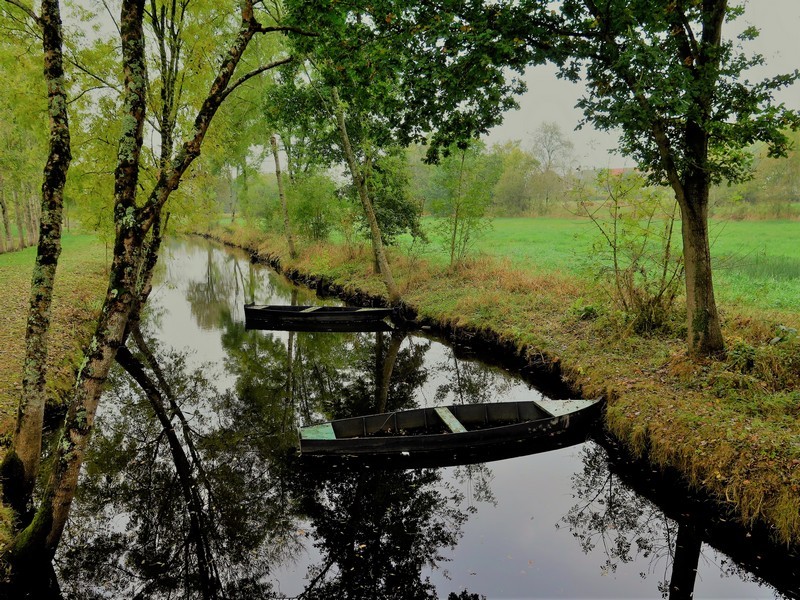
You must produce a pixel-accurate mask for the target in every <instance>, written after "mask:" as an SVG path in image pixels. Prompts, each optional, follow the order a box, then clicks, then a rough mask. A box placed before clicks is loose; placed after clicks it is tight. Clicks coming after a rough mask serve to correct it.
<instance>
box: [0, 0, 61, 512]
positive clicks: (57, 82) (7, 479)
mask: <svg viewBox="0 0 800 600" xmlns="http://www.w3.org/2000/svg"><path fill="white" fill-rule="evenodd" d="M41 10H42V14H41V17H40V18H39V20H38V24H39V26H40V28H41V31H42V46H43V50H44V77H45V81H46V82H47V88H48V112H49V115H50V152H49V155H48V158H47V162H46V164H45V167H44V174H43V181H42V210H41V219H40V235H39V247H38V251H37V254H36V264H35V266H34V269H33V278H32V281H31V290H30V300H29V309H28V322H27V327H26V331H25V362H24V365H23V374H22V394H21V396H20V400H19V406H18V410H17V422H16V428H15V431H14V439H13V443H12V446H11V449H10V450H9V452H8V453H7V455H6V457H5V459H4V460H3V464H2V467H0V470H2V474H3V477H4V486H3V490H4V496H5V497H6V498H7V499H8V500H9V503H10V504H11V506H12V507H13V508H14V510H15V512H17V515H18V516H19V515H22V514H23V513H24V512H27V506H28V505H29V504H30V502H31V495H32V492H33V487H34V484H35V482H36V475H37V473H38V469H39V459H40V455H41V447H42V421H43V417H44V405H45V400H46V396H47V392H46V389H45V381H46V364H47V351H48V348H47V341H48V331H49V328H50V307H51V304H52V298H53V284H54V282H55V277H56V267H57V266H58V259H59V256H60V255H61V221H62V212H63V204H64V184H65V183H66V179H67V171H68V169H69V164H70V161H71V159H72V155H71V152H70V132H69V120H68V117H67V94H66V88H65V83H64V68H63V64H62V38H61V15H60V9H59V3H58V0H43V2H42V7H41ZM30 213H32V211H30V210H29V214H30ZM18 215H19V213H18ZM32 218H33V216H32V214H31V219H29V223H30V221H31V220H32ZM18 226H19V227H20V241H21V239H22V224H21V223H19V225H18ZM16 461H18V462H16ZM15 462H16V464H13V463H15ZM12 472H13V475H12ZM21 524H22V525H26V524H27V523H26V522H25V521H24V520H23V521H22V522H21Z"/></svg>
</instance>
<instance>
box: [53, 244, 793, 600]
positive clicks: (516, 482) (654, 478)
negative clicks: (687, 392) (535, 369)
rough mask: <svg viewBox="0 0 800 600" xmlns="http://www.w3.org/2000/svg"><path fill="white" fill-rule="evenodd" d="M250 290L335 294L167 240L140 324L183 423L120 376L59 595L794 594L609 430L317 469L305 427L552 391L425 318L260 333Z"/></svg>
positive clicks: (67, 546)
mask: <svg viewBox="0 0 800 600" xmlns="http://www.w3.org/2000/svg"><path fill="white" fill-rule="evenodd" d="M250 301H255V302H256V303H263V304H319V303H330V302H333V301H331V300H321V299H319V298H317V297H316V296H314V295H313V294H312V293H311V292H309V291H308V290H304V289H300V288H297V287H294V286H292V285H291V284H289V283H288V282H287V281H286V280H285V279H283V278H282V277H280V276H278V275H276V274H275V273H273V272H271V271H270V270H269V269H267V268H265V267H263V266H259V265H253V264H251V263H250V261H249V260H248V257H247V256H246V255H245V254H243V253H240V252H236V251H232V250H229V249H226V248H223V247H221V246H218V245H216V244H213V243H210V242H206V241H201V240H195V239H189V240H187V239H179V240H171V241H170V242H169V244H167V246H166V248H165V251H164V253H163V263H162V267H161V270H160V272H159V275H158V281H157V283H156V286H155V289H154V292H153V294H152V299H151V303H150V308H149V311H148V314H147V316H146V319H145V330H146V336H145V337H146V338H147V340H148V346H149V348H150V350H152V351H153V353H154V354H155V355H156V356H157V358H158V362H159V364H160V366H161V369H162V371H163V377H164V379H165V381H166V383H167V384H168V387H169V388H170V389H171V390H172V392H173V396H174V402H167V400H165V403H164V410H165V413H166V414H167V416H168V418H169V419H170V420H171V422H172V424H173V427H174V435H173V437H170V436H168V435H165V433H164V430H163V427H162V425H161V424H160V423H159V421H158V419H157V418H156V417H155V416H154V413H153V409H152V404H151V403H148V401H147V400H146V399H145V398H144V397H143V396H142V395H141V394H140V393H139V392H138V391H137V389H135V388H133V387H131V386H130V384H129V383H128V382H127V380H126V379H125V378H124V377H123V376H122V375H121V374H117V375H116V376H115V377H114V381H113V386H112V389H110V390H109V392H108V393H107V394H106V396H105V398H104V400H103V404H102V407H101V412H100V414H99V415H98V421H97V430H96V435H95V437H94V438H93V444H92V450H91V452H90V455H89V457H88V461H87V468H86V470H85V475H84V477H83V480H82V484H81V489H80V491H79V495H78V497H77V499H76V502H75V504H74V507H73V515H72V518H71V520H70V523H69V526H68V530H67V532H66V534H65V536H64V540H65V542H64V545H63V546H62V548H61V549H60V551H59V554H58V556H57V561H56V562H57V570H58V573H59V576H60V581H61V586H62V590H63V592H64V595H65V597H69V598H117V597H124V598H173V597H180V598H203V597H225V598H273V597H278V598H283V597H288V598H295V597H302V598H337V597H338V598H365V599H366V598H398V599H399V598H442V599H446V598H455V599H456V600H474V599H478V598H481V597H484V596H485V597H486V598H489V599H501V598H502V599H513V598H517V599H523V598H661V597H664V598H666V597H672V598H689V597H692V594H693V597H695V598H783V597H798V589H799V587H798V577H800V567H799V566H798V565H799V563H798V561H797V560H792V559H787V557H786V556H785V555H783V554H782V553H781V549H780V548H776V549H774V550H773V551H772V552H773V555H770V554H768V553H765V552H764V551H763V550H761V549H759V550H758V552H749V551H748V550H747V546H748V544H749V541H748V540H750V534H749V533H747V532H745V531H740V530H738V529H736V528H734V529H733V530H727V529H725V526H724V521H722V523H723V525H721V526H720V527H716V526H715V528H711V527H709V528H708V529H714V530H715V531H716V530H720V531H724V535H723V536H722V537H723V538H724V539H723V540H722V542H719V541H717V540H714V539H710V537H709V536H710V534H708V532H707V528H706V527H704V526H701V525H698V519H697V516H696V515H694V514H692V513H694V512H695V510H697V511H700V510H702V509H701V508H698V507H699V505H693V504H691V503H685V502H683V498H681V497H680V496H681V494H683V493H684V492H683V491H682V489H681V487H680V486H675V485H673V484H671V483H670V482H665V481H663V480H661V479H660V475H658V474H655V473H653V472H650V471H649V470H646V472H644V471H641V468H640V467H638V466H634V467H632V466H631V465H630V463H629V461H627V459H626V458H625V457H624V455H623V454H617V453H616V452H615V451H614V449H613V447H611V446H609V445H608V443H605V442H604V444H603V445H601V444H598V443H595V442H593V441H587V442H585V443H581V444H578V445H574V446H570V447H566V448H561V449H559V450H554V451H551V452H545V453H539V454H535V455H530V456H523V457H518V458H513V459H507V460H500V461H494V462H487V463H482V464H475V465H469V466H460V467H447V468H427V469H409V470H386V469H381V468H380V467H376V466H360V465H351V464H347V463H345V464H332V465H326V466H325V468H319V467H318V466H314V465H309V464H308V461H305V462H304V461H302V460H300V459H299V458H298V457H297V452H296V450H295V448H296V433H295V431H296V427H298V426H300V425H305V424H309V423H312V422H319V421H324V420H328V419H329V418H331V417H341V416H349V415H358V414H369V413H374V412H381V411H383V410H384V409H386V410H395V409H402V408H410V407H418V406H431V405H438V404H452V403H472V402H489V401H505V400H526V399H536V398H539V397H541V394H542V392H540V391H539V390H540V389H541V390H544V389H550V387H549V386H548V385H545V383H547V382H542V384H541V385H537V384H536V382H530V381H525V380H523V379H522V378H520V377H519V376H517V375H515V374H512V373H508V372H505V371H503V370H502V369H499V368H497V367H492V366H488V365H486V364H484V363H481V362H479V361H477V360H474V359H465V358H462V357H461V354H460V353H457V352H455V351H454V350H453V349H452V348H451V347H449V346H448V345H446V344H444V343H442V342H441V341H437V340H436V339H433V338H431V337H430V336H427V335H425V334H424V333H414V332H411V333H408V332H401V331H390V332H371V333H319V332H316V333H314V332H305V333H299V332H293V333H290V332H276V331H249V330H246V329H245V326H244V314H243V305H244V303H245V302H250ZM457 354H458V356H457ZM172 440H177V443H178V444H179V445H180V446H181V448H182V449H181V450H180V451H178V450H176V449H175V447H174V444H173V441H172ZM181 456H182V457H183V458H181ZM637 469H638V471H637ZM654 501H657V502H658V504H656V503H654ZM701 521H702V519H701ZM715 547H725V548H728V549H729V550H727V552H729V553H730V556H729V555H728V554H726V553H723V552H721V551H719V550H717V549H715ZM742 562H744V563H745V564H747V565H748V566H746V567H745V566H743V565H742ZM770 562H773V563H775V567H776V568H775V569H773V570H770V568H769V567H768V566H766V567H765V566H763V565H767V564H768V563H770ZM773 571H775V572H773ZM765 580H766V581H765ZM670 590H671V591H670Z"/></svg>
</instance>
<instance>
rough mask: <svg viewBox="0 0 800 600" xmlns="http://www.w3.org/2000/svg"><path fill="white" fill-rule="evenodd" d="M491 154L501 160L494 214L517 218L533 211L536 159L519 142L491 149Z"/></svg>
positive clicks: (495, 191) (495, 192)
mask: <svg viewBox="0 0 800 600" xmlns="http://www.w3.org/2000/svg"><path fill="white" fill-rule="evenodd" d="M492 154H494V155H496V156H497V158H498V159H499V160H500V161H501V164H502V171H501V173H500V176H499V177H498V179H497V183H496V184H495V186H494V190H493V200H494V203H493V212H494V213H495V214H497V215H499V216H505V217H518V216H520V215H523V214H526V213H527V212H528V211H529V210H530V208H531V195H532V193H533V180H534V177H535V173H536V171H535V169H536V167H537V166H538V165H539V162H538V161H537V160H536V158H535V157H534V156H533V155H532V154H531V153H529V152H526V151H525V150H523V149H522V148H520V142H519V141H514V142H508V143H506V144H504V145H495V146H493V147H492Z"/></svg>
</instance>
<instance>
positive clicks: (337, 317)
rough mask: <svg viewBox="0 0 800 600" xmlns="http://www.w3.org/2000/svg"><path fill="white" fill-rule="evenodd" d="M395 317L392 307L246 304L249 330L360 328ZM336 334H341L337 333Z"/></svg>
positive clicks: (359, 329)
mask: <svg viewBox="0 0 800 600" xmlns="http://www.w3.org/2000/svg"><path fill="white" fill-rule="evenodd" d="M391 314H392V309H391V308H358V307H354V306H285V305H261V304H245V305H244V318H245V323H246V325H247V327H248V328H252V329H256V328H264V326H270V328H273V329H274V328H278V327H276V326H289V325H298V326H305V327H309V328H311V327H314V326H320V325H322V326H340V327H344V326H353V327H355V326H356V325H358V326H359V328H358V331H362V330H363V328H362V327H361V326H363V325H365V324H371V323H379V322H381V321H383V319H385V318H386V317H388V316H389V315H391ZM337 331H341V329H340V330H337Z"/></svg>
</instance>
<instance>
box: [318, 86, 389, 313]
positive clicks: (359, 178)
mask: <svg viewBox="0 0 800 600" xmlns="http://www.w3.org/2000/svg"><path fill="white" fill-rule="evenodd" d="M333 101H334V105H335V111H336V123H337V125H338V127H339V135H340V136H341V139H342V148H343V150H344V155H345V158H346V159H347V165H348V167H349V168H350V175H351V176H352V178H353V183H354V184H355V186H356V189H357V190H358V197H359V198H360V200H361V206H362V207H363V208H364V214H365V215H366V217H367V222H368V223H369V231H370V234H371V237H372V248H373V250H374V251H375V255H376V257H377V261H378V265H379V266H380V273H381V276H382V278H383V283H384V284H385V285H386V291H387V292H388V294H389V302H390V303H391V304H397V303H398V302H399V301H400V290H399V289H398V288H397V285H396V284H395V282H394V277H392V272H391V271H390V270H389V263H388V261H387V260H386V253H385V252H384V250H383V241H382V240H381V230H380V227H379V226H378V219H377V217H376V216H375V210H374V209H373V207H372V202H371V201H370V198H369V193H368V192H367V182H366V180H365V179H364V174H363V173H362V172H361V169H360V168H359V166H358V161H356V156H355V154H354V153H353V147H352V146H351V145H350V137H349V136H348V135H347V124H346V123H345V118H344V107H343V105H342V102H341V101H340V100H339V92H338V91H337V90H336V88H333Z"/></svg>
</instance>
